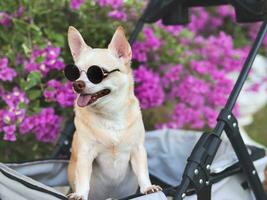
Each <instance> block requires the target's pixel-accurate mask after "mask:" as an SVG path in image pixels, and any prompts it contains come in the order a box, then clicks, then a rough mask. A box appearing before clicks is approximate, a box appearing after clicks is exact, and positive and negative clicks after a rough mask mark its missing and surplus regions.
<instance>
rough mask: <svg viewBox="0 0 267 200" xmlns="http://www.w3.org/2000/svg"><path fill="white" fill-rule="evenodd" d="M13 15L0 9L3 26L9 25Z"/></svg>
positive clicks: (0, 21)
mask: <svg viewBox="0 0 267 200" xmlns="http://www.w3.org/2000/svg"><path fill="white" fill-rule="evenodd" d="M11 19H12V17H11V15H9V14H7V13H6V12H1V11H0V25H2V26H5V27H7V26H9V25H10V23H11Z"/></svg>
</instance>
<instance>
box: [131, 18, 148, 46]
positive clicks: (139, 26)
mask: <svg viewBox="0 0 267 200" xmlns="http://www.w3.org/2000/svg"><path fill="white" fill-rule="evenodd" d="M144 23H145V22H144V21H143V17H141V18H140V19H139V20H138V22H137V24H136V26H135V28H134V30H133V32H132V34H131V35H130V39H129V43H130V45H131V46H132V45H133V43H134V42H135V40H136V39H137V36H138V35H139V33H140V32H141V31H142V29H143V26H144Z"/></svg>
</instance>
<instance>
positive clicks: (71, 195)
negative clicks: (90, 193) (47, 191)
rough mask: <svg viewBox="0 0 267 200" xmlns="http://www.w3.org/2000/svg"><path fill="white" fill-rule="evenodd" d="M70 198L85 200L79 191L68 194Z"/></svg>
mask: <svg viewBox="0 0 267 200" xmlns="http://www.w3.org/2000/svg"><path fill="white" fill-rule="evenodd" d="M67 197H68V200H85V199H84V198H83V197H82V195H79V194H77V193H70V194H68V195H67Z"/></svg>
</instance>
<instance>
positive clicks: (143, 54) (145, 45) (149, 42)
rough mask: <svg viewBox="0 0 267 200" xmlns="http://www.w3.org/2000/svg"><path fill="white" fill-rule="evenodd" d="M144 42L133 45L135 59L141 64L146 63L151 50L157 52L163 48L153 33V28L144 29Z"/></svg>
mask: <svg viewBox="0 0 267 200" xmlns="http://www.w3.org/2000/svg"><path fill="white" fill-rule="evenodd" d="M144 36H145V39H144V41H142V42H140V41H137V42H135V43H134V44H133V48H132V49H133V59H134V60H137V61H139V62H146V61H147V57H148V56H147V55H148V54H149V53H151V50H157V49H159V48H160V46H161V41H160V39H159V38H158V37H156V35H155V34H154V32H153V29H151V28H148V27H146V28H144Z"/></svg>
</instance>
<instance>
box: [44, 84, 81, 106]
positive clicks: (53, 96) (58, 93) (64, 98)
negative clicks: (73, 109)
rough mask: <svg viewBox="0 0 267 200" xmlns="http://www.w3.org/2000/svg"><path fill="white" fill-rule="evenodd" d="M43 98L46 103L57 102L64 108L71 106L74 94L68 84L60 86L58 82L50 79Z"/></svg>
mask: <svg viewBox="0 0 267 200" xmlns="http://www.w3.org/2000/svg"><path fill="white" fill-rule="evenodd" d="M44 97H45V98H46V100H47V101H51V102H58V103H59V105H60V106H62V107H63V108H64V107H68V106H73V103H74V100H75V98H76V94H75V93H74V92H73V90H72V85H71V83H70V82H67V83H65V84H62V83H61V82H60V81H57V80H53V79H52V80H50V81H48V83H47V88H46V89H45V91H44Z"/></svg>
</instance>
